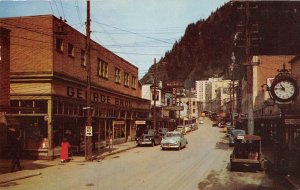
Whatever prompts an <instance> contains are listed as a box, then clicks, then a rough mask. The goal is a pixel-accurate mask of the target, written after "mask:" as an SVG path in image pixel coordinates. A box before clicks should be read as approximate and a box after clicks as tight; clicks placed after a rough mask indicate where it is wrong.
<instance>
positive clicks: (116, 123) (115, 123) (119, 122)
mask: <svg viewBox="0 0 300 190" xmlns="http://www.w3.org/2000/svg"><path fill="white" fill-rule="evenodd" d="M124 124H125V121H114V125H124Z"/></svg>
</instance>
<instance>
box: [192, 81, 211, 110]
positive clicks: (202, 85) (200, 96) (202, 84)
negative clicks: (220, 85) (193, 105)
mask: <svg viewBox="0 0 300 190" xmlns="http://www.w3.org/2000/svg"><path fill="white" fill-rule="evenodd" d="M207 83H208V80H198V81H196V82H195V86H196V97H197V101H198V102H200V104H201V105H202V106H201V107H202V108H205V103H206V101H207V100H206V96H205V93H206V90H205V89H206V86H207ZM202 111H203V110H202Z"/></svg>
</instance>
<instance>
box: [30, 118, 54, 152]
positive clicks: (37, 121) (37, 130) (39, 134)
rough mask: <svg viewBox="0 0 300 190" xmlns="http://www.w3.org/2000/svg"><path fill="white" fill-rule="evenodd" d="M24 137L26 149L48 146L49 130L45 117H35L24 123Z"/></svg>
mask: <svg viewBox="0 0 300 190" xmlns="http://www.w3.org/2000/svg"><path fill="white" fill-rule="evenodd" d="M24 130H25V131H24V139H25V148H26V149H39V148H47V147H48V143H46V142H47V141H48V139H47V138H48V131H47V125H46V122H45V120H44V117H33V118H30V119H28V120H26V122H25V124H24Z"/></svg>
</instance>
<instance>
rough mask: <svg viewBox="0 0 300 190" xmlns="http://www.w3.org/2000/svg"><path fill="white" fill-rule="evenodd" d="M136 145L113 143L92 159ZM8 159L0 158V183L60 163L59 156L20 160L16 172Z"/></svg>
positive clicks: (35, 174) (40, 171)
mask: <svg viewBox="0 0 300 190" xmlns="http://www.w3.org/2000/svg"><path fill="white" fill-rule="evenodd" d="M135 147H136V142H135V141H131V142H127V143H123V144H118V145H114V146H113V148H112V149H109V148H108V147H105V148H102V149H100V151H99V152H98V151H97V150H96V151H94V152H93V160H101V159H105V157H107V156H110V155H113V154H117V153H120V152H123V151H126V150H129V149H132V148H135ZM10 162H11V161H10V160H5V159H0V184H4V183H8V182H11V181H15V180H19V179H24V178H29V177H33V176H37V175H42V174H43V173H42V169H44V168H47V167H55V166H58V165H59V164H60V160H59V158H56V159H54V160H51V161H49V160H21V165H22V167H23V170H21V171H17V172H10ZM70 162H71V163H72V162H85V157H84V155H83V156H74V157H73V160H71V161H70Z"/></svg>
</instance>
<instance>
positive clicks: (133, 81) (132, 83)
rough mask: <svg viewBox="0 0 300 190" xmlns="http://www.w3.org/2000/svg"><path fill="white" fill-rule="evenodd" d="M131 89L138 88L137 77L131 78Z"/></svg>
mask: <svg viewBox="0 0 300 190" xmlns="http://www.w3.org/2000/svg"><path fill="white" fill-rule="evenodd" d="M131 87H132V88H134V89H135V88H136V78H135V76H132V77H131Z"/></svg>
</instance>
